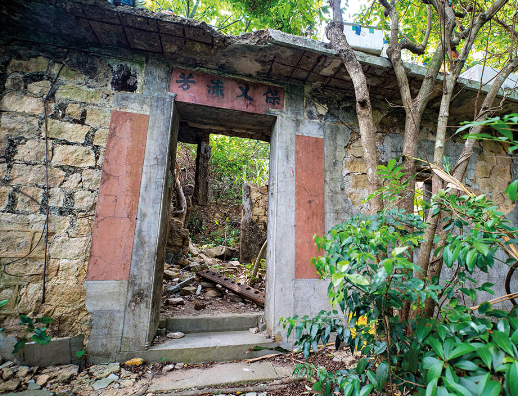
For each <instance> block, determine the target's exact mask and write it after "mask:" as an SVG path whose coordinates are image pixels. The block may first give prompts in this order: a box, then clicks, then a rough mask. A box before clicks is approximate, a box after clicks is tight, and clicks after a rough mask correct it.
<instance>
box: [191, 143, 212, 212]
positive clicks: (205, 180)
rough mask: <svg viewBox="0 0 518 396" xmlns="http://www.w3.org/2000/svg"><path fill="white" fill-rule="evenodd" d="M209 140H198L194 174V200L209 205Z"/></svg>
mask: <svg viewBox="0 0 518 396" xmlns="http://www.w3.org/2000/svg"><path fill="white" fill-rule="evenodd" d="M209 160H210V146H209V140H208V137H207V140H201V141H199V142H198V150H197V153H196V175H195V176H194V194H193V201H194V204H196V205H203V206H205V205H207V204H208V202H209Z"/></svg>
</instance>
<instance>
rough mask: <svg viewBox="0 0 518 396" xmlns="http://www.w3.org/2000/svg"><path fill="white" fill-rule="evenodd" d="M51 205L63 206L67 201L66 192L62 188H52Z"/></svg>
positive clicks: (50, 193) (50, 192)
mask: <svg viewBox="0 0 518 396" xmlns="http://www.w3.org/2000/svg"><path fill="white" fill-rule="evenodd" d="M49 195H50V199H49V205H50V206H54V207H59V208H60V207H62V206H63V204H64V202H65V193H64V192H63V190H62V189H61V188H51V189H50V191H49Z"/></svg>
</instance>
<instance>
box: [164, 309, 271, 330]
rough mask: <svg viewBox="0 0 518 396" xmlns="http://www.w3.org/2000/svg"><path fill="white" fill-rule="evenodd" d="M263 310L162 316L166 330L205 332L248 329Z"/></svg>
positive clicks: (257, 323)
mask: <svg viewBox="0 0 518 396" xmlns="http://www.w3.org/2000/svg"><path fill="white" fill-rule="evenodd" d="M263 315H264V313H263V312H257V313H246V314H228V315H197V316H187V315H185V316H180V315H179V316H175V317H173V318H163V320H165V323H166V325H165V327H166V329H167V331H169V332H174V331H181V332H182V333H185V334H188V333H206V332H224V331H239V330H248V329H249V328H251V327H257V326H259V324H260V320H261V317H262V316H263Z"/></svg>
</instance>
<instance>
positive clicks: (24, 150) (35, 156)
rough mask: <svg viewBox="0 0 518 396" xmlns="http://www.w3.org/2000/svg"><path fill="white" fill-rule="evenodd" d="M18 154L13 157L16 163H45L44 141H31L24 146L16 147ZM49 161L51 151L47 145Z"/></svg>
mask: <svg viewBox="0 0 518 396" xmlns="http://www.w3.org/2000/svg"><path fill="white" fill-rule="evenodd" d="M17 150H18V153H17V154H16V156H15V157H14V159H15V160H16V161H17V162H29V163H33V164H43V163H45V140H42V139H31V140H27V142H26V143H25V144H21V145H19V146H18V147H17ZM48 158H49V161H50V160H51V159H52V150H51V148H50V144H49V150H48Z"/></svg>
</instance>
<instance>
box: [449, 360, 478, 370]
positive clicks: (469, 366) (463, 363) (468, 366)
mask: <svg viewBox="0 0 518 396" xmlns="http://www.w3.org/2000/svg"><path fill="white" fill-rule="evenodd" d="M454 366H455V367H458V368H460V369H461V370H466V371H474V370H478V366H477V365H476V364H475V363H473V362H470V361H469V360H459V361H458V362H456V363H455V364H454Z"/></svg>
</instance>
